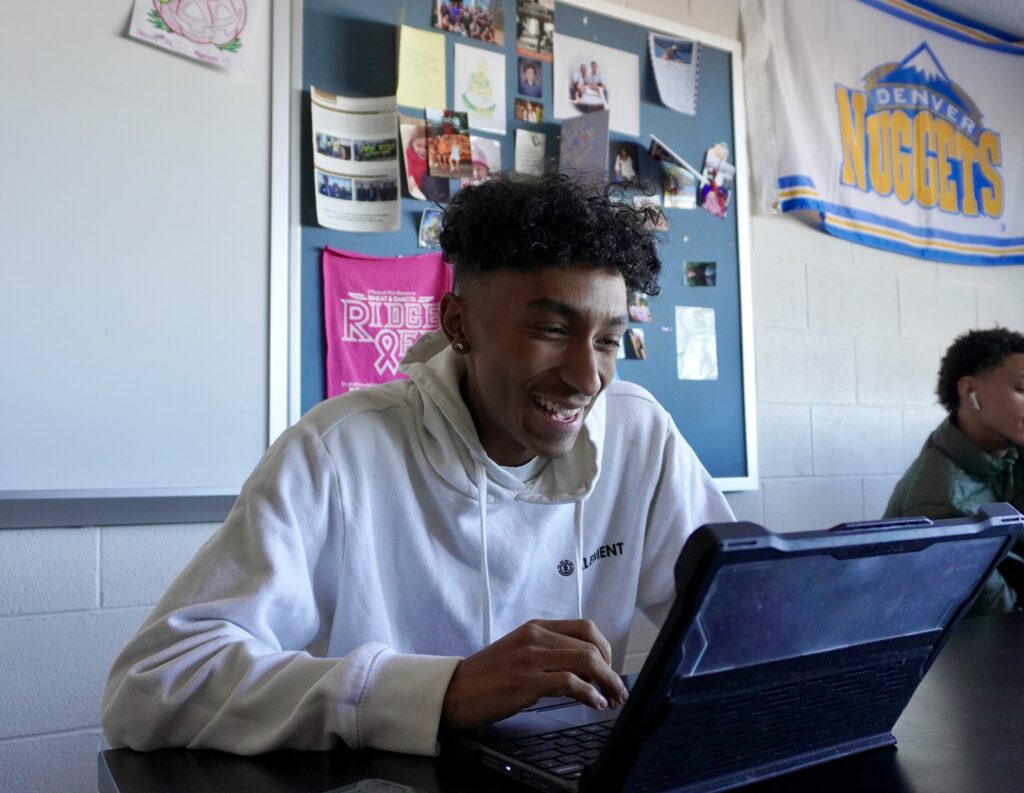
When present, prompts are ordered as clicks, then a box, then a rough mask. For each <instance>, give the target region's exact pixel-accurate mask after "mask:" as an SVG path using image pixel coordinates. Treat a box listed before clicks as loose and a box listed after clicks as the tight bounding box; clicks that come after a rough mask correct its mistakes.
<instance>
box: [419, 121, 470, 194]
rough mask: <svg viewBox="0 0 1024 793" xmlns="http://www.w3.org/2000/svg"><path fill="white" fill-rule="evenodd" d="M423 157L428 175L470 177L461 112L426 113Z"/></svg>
mask: <svg viewBox="0 0 1024 793" xmlns="http://www.w3.org/2000/svg"><path fill="white" fill-rule="evenodd" d="M427 157H428V162H429V164H430V175H431V176H439V177H447V178H450V179H455V178H460V179H468V178H470V177H471V176H472V175H473V164H472V161H471V159H470V157H471V154H470V144H469V118H468V116H467V115H466V114H465V113H460V112H458V111H455V110H435V109H428V110H427Z"/></svg>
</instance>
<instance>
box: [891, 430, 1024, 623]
mask: <svg viewBox="0 0 1024 793" xmlns="http://www.w3.org/2000/svg"><path fill="white" fill-rule="evenodd" d="M1021 451H1022V450H1021V449H1018V448H1014V449H1010V450H1009V451H1008V452H1007V453H1006V455H1005V456H1004V457H993V456H992V455H991V454H988V453H987V452H984V451H982V450H981V449H979V448H978V447H977V446H975V445H974V443H972V442H971V441H970V440H968V438H967V436H966V435H964V434H963V433H962V432H961V431H960V429H959V428H958V427H957V426H956V425H955V424H954V423H953V422H952V421H951V420H950V419H949V418H947V419H945V420H944V421H943V422H942V423H941V424H940V425H939V426H938V427H937V428H936V430H935V431H934V432H933V433H932V434H931V435H930V436H929V437H928V440H927V441H926V442H925V444H924V447H923V448H922V449H921V453H920V454H919V455H918V456H917V459H916V460H914V462H913V463H911V465H910V468H908V469H907V472H906V473H905V474H903V478H902V479H900V481H899V482H897V484H896V488H895V489H894V490H893V493H892V496H891V497H890V499H889V505H888V506H887V507H886V508H885V515H884V516H883V517H886V518H902V517H910V516H915V515H923V516H925V517H928V518H935V519H938V518H952V517H958V516H963V515H973V514H975V513H976V512H977V511H978V507H980V506H981V505H982V504H990V503H992V502H995V501H1008V502H1010V503H1011V504H1012V505H1013V506H1014V507H1016V508H1017V509H1021V508H1022V507H1024V465H1017V461H1018V459H1019V457H1020V455H1021ZM1019 565H1024V561H1022V560H1021V559H1020V557H1017V556H1016V555H1015V554H1011V555H1010V556H1009V557H1007V560H1006V561H1005V562H1004V563H1003V564H1002V565H1000V568H999V570H996V571H995V572H993V573H992V576H991V578H989V580H988V581H987V582H986V583H985V588H984V589H983V590H982V591H981V594H980V595H978V599H977V601H975V603H974V606H973V608H972V609H971V611H970V615H969V616H977V615H979V614H989V613H997V612H1005V611H1012V610H1014V608H1016V606H1017V594H1018V593H1017V591H1015V589H1014V587H1011V586H1010V585H1009V584H1008V583H1007V579H1006V577H1004V575H1003V574H1002V573H1005V574H1006V576H1007V577H1009V578H1010V579H1011V580H1013V582H1014V584H1018V581H1017V576H1018V574H1019V572H1018V571H1019V570H1020V567H1018V566H1019ZM1000 571H1002V573H1001V572H1000ZM1017 588H1018V589H1020V588H1021V587H1020V584H1018V587H1017Z"/></svg>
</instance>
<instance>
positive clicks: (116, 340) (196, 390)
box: [0, 0, 271, 527]
mask: <svg viewBox="0 0 1024 793" xmlns="http://www.w3.org/2000/svg"><path fill="white" fill-rule="evenodd" d="M249 8H250V16H249V22H248V24H249V25H250V28H249V31H250V33H251V34H252V37H251V38H250V39H246V41H245V44H246V45H249V44H251V46H252V47H253V48H254V52H253V53H252V55H253V60H252V63H251V67H250V68H248V69H247V70H246V71H244V72H227V71H222V70H219V69H217V68H214V67H210V66H206V65H203V64H200V63H197V62H194V61H191V60H188V59H185V58H182V57H180V56H176V55H173V54H169V53H166V52H164V51H162V50H158V49H156V48H153V47H151V46H148V45H146V44H143V43H141V42H138V41H135V40H132V39H129V38H127V37H126V36H125V32H126V30H127V23H128V18H129V15H130V11H131V2H130V0H91V1H90V2H89V3H40V2H38V0H4V2H3V3H2V4H0V84H2V90H0V94H2V96H3V98H4V99H3V104H4V124H3V125H2V127H0V138H2V143H3V145H0V172H2V173H3V174H4V189H3V190H2V191H0V217H2V218H3V233H2V234H0V269H2V283H3V288H2V289H0V323H2V332H0V371H2V372H3V376H2V377H3V383H4V388H3V392H2V393H3V397H2V400H3V401H2V404H3V410H0V527H3V526H4V525H50V524H51V523H52V522H53V521H56V520H61V521H64V523H63V525H76V524H79V525H80V524H81V523H86V522H87V523H91V524H96V523H99V524H102V523H107V522H109V523H115V522H126V521H129V520H130V521H131V522H154V521H159V522H164V521H166V522H172V521H175V520H178V519H188V520H200V519H219V518H220V517H223V515H222V514H220V513H222V512H223V511H224V509H225V505H230V502H231V500H232V496H233V495H234V494H237V492H238V490H239V488H240V486H241V484H242V482H243V481H244V479H245V477H246V476H247V475H248V473H249V472H250V471H251V470H252V468H253V466H254V465H255V464H256V462H257V461H258V460H259V458H260V456H261V454H262V453H263V451H264V449H265V448H266V445H267V440H268V426H269V418H268V410H269V407H268V403H269V388H268V382H269V379H268V378H269V372H268V347H269V318H268V310H267V307H268V300H269V287H268V262H269V255H270V254H269V246H270V240H269V201H268V185H269V179H270V114H269V97H270V66H269V65H270V59H271V47H270V32H271V26H270V12H271V4H270V2H269V0H263V1H262V2H250V3H249ZM147 499H149V501H148V502H147ZM69 500H70V502H69ZM68 503H77V504H79V506H82V505H84V504H87V503H91V504H92V507H91V508H87V507H83V510H82V512H81V517H80V518H79V517H76V514H77V512H76V510H75V509H70V510H69V509H68V507H67V504H68ZM147 503H149V504H150V505H158V506H159V509H156V510H155V511H147V510H146V509H144V508H143V509H140V508H139V505H145V504H147ZM119 504H120V505H121V507H123V506H124V505H126V504H129V505H133V506H132V508H131V509H130V510H129V512H130V514H128V515H123V516H119V509H120V508H119ZM175 504H177V505H178V507H177V508H176V507H175ZM197 504H206V505H208V506H212V505H215V507H213V509H212V512H211V511H209V510H207V511H203V510H199V511H197V510H196V505H197ZM12 505H17V509H16V510H14V509H13V507H12ZM55 505H56V506H57V507H58V512H59V517H47V512H48V510H50V511H51V513H52V509H51V508H53V507H54V506H55ZM96 505H105V506H104V507H103V508H102V509H99V510H97V509H96ZM176 510H177V511H176ZM122 511H123V510H122Z"/></svg>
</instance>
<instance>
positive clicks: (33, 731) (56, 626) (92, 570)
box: [0, 525, 215, 793]
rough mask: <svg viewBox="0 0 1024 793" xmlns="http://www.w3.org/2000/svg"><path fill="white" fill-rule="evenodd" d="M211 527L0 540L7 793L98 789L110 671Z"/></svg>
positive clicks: (3, 780)
mask: <svg viewBox="0 0 1024 793" xmlns="http://www.w3.org/2000/svg"><path fill="white" fill-rule="evenodd" d="M213 528H215V527H213V526H206V525H198V526H123V527H116V528H114V527H108V528H89V529H32V530H23V531H0V669H2V670H3V685H2V686H0V791H2V793H24V791H33V793H51V792H52V793H70V792H71V791H92V790H95V789H96V753H97V752H98V751H99V749H100V746H101V738H100V732H99V702H100V696H101V694H102V691H103V683H104V681H105V680H106V676H107V670H108V669H109V668H110V664H111V662H112V661H113V659H114V656H115V655H116V654H117V652H118V650H119V649H120V648H121V646H122V645H123V644H124V643H125V642H126V641H127V640H128V638H129V637H130V636H131V635H132V634H133V633H134V632H135V630H136V629H137V628H138V626H139V624H140V623H141V622H142V620H143V619H144V618H145V617H146V615H147V614H148V613H149V610H150V608H151V607H152V606H153V604H154V603H156V601H157V600H158V599H159V597H160V595H161V594H163V591H164V589H166V588H167V585H168V584H169V583H170V582H171V580H172V579H173V577H174V576H175V575H176V574H177V573H178V571H179V570H181V568H182V567H184V566H185V563H186V562H187V561H188V560H189V559H190V558H191V557H192V556H193V555H194V554H195V552H196V551H197V550H198V548H199V546H200V545H201V544H202V543H203V542H204V541H205V539H206V538H207V537H208V536H209V534H210V533H211V532H212V530H213Z"/></svg>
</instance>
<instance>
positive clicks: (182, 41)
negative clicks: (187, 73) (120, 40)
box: [128, 0, 259, 68]
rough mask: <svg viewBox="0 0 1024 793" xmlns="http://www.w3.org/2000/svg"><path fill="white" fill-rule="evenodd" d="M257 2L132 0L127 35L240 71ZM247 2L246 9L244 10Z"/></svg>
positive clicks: (247, 0) (242, 0) (227, 0)
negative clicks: (245, 43)
mask: <svg viewBox="0 0 1024 793" xmlns="http://www.w3.org/2000/svg"><path fill="white" fill-rule="evenodd" d="M257 2H259V0H135V5H134V6H133V7H132V18H131V23H130V24H129V27H128V35H129V36H131V37H132V38H134V39H138V40H139V41H145V42H147V43H149V44H153V45H154V46H157V47H161V48H163V49H166V50H170V51H171V52H175V53H177V54H178V55H184V56H185V57H187V58H192V59H194V60H197V61H201V62H203V63H210V64H213V65H215V66H224V67H232V68H244V66H245V63H246V61H247V60H248V51H249V50H248V48H246V47H245V46H243V42H245V41H248V40H250V39H252V37H253V36H252V30H251V27H248V28H247V26H246V24H247V21H248V19H249V17H250V8H251V7H252V6H253V4H255V3H257ZM247 3H248V5H249V7H247Z"/></svg>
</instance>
